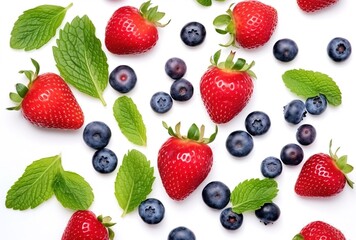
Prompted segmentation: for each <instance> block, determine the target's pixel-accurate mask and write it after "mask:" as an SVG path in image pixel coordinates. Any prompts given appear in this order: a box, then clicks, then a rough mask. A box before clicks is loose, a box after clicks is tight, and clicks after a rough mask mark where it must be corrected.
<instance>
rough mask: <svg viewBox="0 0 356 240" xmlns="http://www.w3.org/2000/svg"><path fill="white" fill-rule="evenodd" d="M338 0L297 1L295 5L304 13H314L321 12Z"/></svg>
mask: <svg viewBox="0 0 356 240" xmlns="http://www.w3.org/2000/svg"><path fill="white" fill-rule="evenodd" d="M338 1H339V0H297V4H298V6H299V8H300V9H302V10H303V11H304V12H315V11H319V10H322V9H324V8H326V7H329V6H330V5H333V4H335V3H336V2H338Z"/></svg>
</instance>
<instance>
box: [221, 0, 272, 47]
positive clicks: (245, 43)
mask: <svg viewBox="0 0 356 240" xmlns="http://www.w3.org/2000/svg"><path fill="white" fill-rule="evenodd" d="M277 22H278V15H277V10H276V9H275V8H274V7H272V6H269V5H266V4H264V3H262V2H260V1H253V0H245V1H241V2H238V3H237V4H236V5H235V7H234V8H233V9H232V10H231V8H229V9H228V10H227V14H223V15H220V16H218V17H216V18H215V19H214V25H215V27H216V31H217V32H218V33H221V34H227V33H229V34H230V41H229V42H228V43H227V44H225V45H222V46H230V45H235V41H236V42H237V43H238V44H239V45H240V46H241V47H243V48H257V47H260V46H262V45H264V44H265V43H266V42H268V40H269V39H270V38H271V36H272V34H273V32H274V30H275V28H276V26H277ZM222 26H226V28H225V29H219V28H220V27H222Z"/></svg>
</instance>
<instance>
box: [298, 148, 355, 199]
mask: <svg viewBox="0 0 356 240" xmlns="http://www.w3.org/2000/svg"><path fill="white" fill-rule="evenodd" d="M331 145H332V141H330V146H329V154H325V153H317V154H314V155H312V156H310V157H309V158H308V159H307V160H306V162H305V163H304V165H303V167H302V169H301V171H300V173H299V176H298V178H297V181H296V183H295V187H294V190H295V192H296V193H297V194H298V195H300V196H307V197H329V196H334V195H336V194H338V193H340V192H341V191H342V190H343V189H344V187H345V185H346V182H347V183H348V185H349V186H350V187H351V188H352V187H353V182H352V181H351V180H350V179H349V178H348V177H347V176H346V174H347V173H350V172H351V171H352V170H353V167H352V166H351V165H349V164H348V163H347V156H345V155H344V156H341V157H340V158H339V157H338V156H337V155H336V153H337V150H339V149H337V150H336V152H335V153H332V152H331Z"/></svg>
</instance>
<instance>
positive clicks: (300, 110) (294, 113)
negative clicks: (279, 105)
mask: <svg viewBox="0 0 356 240" xmlns="http://www.w3.org/2000/svg"><path fill="white" fill-rule="evenodd" d="M306 113H307V111H306V110H305V104H304V102H303V101H302V100H299V99H296V100H293V101H291V102H289V103H288V104H287V105H285V106H284V107H283V114H284V119H285V120H286V121H287V122H289V123H292V124H298V123H300V122H301V121H302V120H303V118H304V117H305V116H306Z"/></svg>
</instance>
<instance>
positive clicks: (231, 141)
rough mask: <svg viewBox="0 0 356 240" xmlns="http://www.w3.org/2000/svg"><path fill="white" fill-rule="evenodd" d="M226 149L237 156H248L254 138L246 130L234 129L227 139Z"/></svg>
mask: <svg viewBox="0 0 356 240" xmlns="http://www.w3.org/2000/svg"><path fill="white" fill-rule="evenodd" d="M226 149H227V151H228V152H229V153H230V154H231V155H233V156H235V157H244V156H247V155H248V154H249V153H250V152H251V151H252V149H253V139H252V137H251V135H250V134H249V133H247V132H245V131H242V130H237V131H234V132H232V133H230V135H229V136H228V137H227V139H226Z"/></svg>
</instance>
